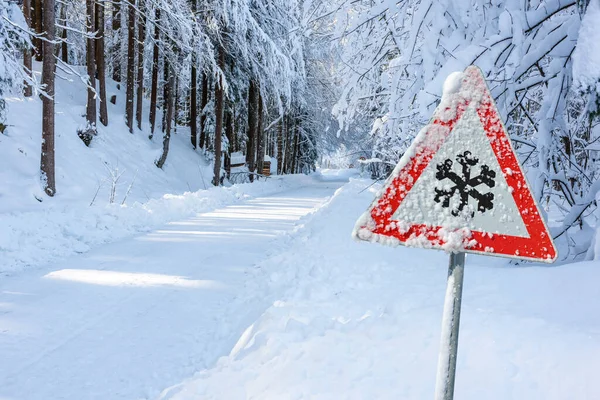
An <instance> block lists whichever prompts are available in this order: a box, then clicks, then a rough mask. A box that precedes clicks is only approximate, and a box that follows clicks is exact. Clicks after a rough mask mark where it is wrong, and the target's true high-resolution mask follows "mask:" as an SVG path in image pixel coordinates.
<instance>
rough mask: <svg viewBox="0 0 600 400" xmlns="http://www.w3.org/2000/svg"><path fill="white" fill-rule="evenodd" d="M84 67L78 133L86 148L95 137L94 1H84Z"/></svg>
mask: <svg viewBox="0 0 600 400" xmlns="http://www.w3.org/2000/svg"><path fill="white" fill-rule="evenodd" d="M85 5H86V7H85V9H86V32H87V38H86V66H87V75H88V82H87V84H88V88H87V105H86V109H85V119H86V126H85V128H84V129H83V131H80V132H79V133H78V134H79V137H80V138H81V140H83V142H84V143H85V144H86V146H89V145H90V142H91V141H92V138H93V137H94V135H96V90H95V87H96V63H95V62H96V54H95V42H96V40H95V39H94V31H95V29H94V0H86V2H85Z"/></svg>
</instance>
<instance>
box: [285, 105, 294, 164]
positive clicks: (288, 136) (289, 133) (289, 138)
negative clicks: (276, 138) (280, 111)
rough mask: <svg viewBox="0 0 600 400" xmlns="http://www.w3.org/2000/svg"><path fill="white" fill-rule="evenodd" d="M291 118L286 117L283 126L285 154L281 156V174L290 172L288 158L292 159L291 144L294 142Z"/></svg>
mask: <svg viewBox="0 0 600 400" xmlns="http://www.w3.org/2000/svg"><path fill="white" fill-rule="evenodd" d="M293 131H294V128H293V118H292V117H290V115H288V116H287V117H286V124H285V152H284V156H283V158H284V159H283V173H284V174H288V173H289V172H290V158H291V157H292V144H293V143H292V142H293V140H294V135H293Z"/></svg>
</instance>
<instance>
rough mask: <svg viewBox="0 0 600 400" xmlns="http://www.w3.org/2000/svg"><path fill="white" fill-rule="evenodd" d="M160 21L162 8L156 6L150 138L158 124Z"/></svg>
mask: <svg viewBox="0 0 600 400" xmlns="http://www.w3.org/2000/svg"><path fill="white" fill-rule="evenodd" d="M159 21H160V10H159V9H158V8H156V11H155V14H154V49H153V52H152V89H151V91H150V139H152V136H153V135H154V127H155V126H156V99H157V97H158V41H159V40H160V31H159V29H158V23H159Z"/></svg>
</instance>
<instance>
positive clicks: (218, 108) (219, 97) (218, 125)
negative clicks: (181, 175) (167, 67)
mask: <svg viewBox="0 0 600 400" xmlns="http://www.w3.org/2000/svg"><path fill="white" fill-rule="evenodd" d="M219 68H220V69H221V71H222V72H223V71H225V51H224V50H223V48H222V47H220V48H219ZM224 97H225V93H224V87H223V76H222V75H220V76H219V79H218V81H217V82H215V165H214V177H213V182H212V183H213V185H215V186H219V184H220V183H221V144H222V143H221V142H222V140H221V139H222V138H221V134H222V133H223V98H224Z"/></svg>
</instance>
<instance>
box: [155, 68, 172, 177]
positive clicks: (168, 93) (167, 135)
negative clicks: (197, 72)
mask: <svg viewBox="0 0 600 400" xmlns="http://www.w3.org/2000/svg"><path fill="white" fill-rule="evenodd" d="M164 68H165V71H166V75H167V76H166V79H165V81H166V82H165V99H164V102H165V108H166V113H165V118H164V121H165V126H164V134H163V151H162V154H161V155H160V158H159V159H158V160H157V161H156V166H157V167H158V168H162V167H163V166H164V165H165V162H166V161H167V155H168V154H169V144H170V141H171V125H172V123H171V122H172V121H173V103H174V101H173V97H174V95H173V92H174V89H175V73H174V71H173V70H172V68H171V66H170V63H169V61H168V60H167V59H166V58H165V60H164Z"/></svg>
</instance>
